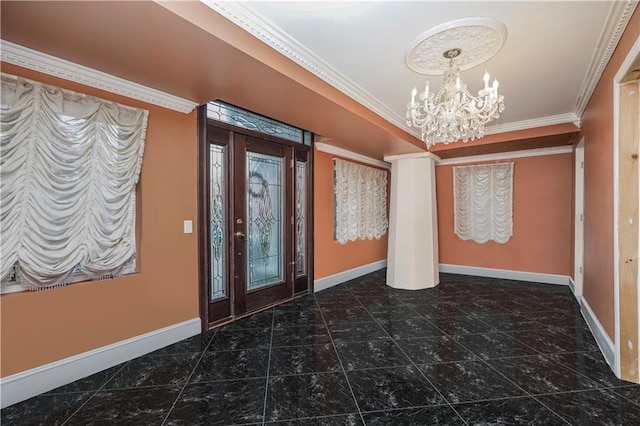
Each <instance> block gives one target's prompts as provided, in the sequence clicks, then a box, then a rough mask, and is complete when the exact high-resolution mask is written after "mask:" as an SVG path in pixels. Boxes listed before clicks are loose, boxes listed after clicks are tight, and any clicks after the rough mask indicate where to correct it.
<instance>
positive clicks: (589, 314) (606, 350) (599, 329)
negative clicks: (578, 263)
mask: <svg viewBox="0 0 640 426" xmlns="http://www.w3.org/2000/svg"><path fill="white" fill-rule="evenodd" d="M580 312H582V316H583V317H584V319H585V321H586V322H587V325H588V326H589V330H591V334H593V338H594V339H596V343H597V344H598V347H599V348H600V352H602V355H603V356H604V359H605V360H606V361H607V363H608V364H609V366H610V367H611V369H612V370H613V371H615V361H616V347H615V344H614V343H613V341H612V340H611V338H610V337H609V335H608V334H607V332H606V331H605V329H604V327H603V326H602V324H601V323H600V320H598V317H597V316H596V314H594V313H593V310H592V309H591V306H589V303H587V299H585V298H584V297H582V298H580Z"/></svg>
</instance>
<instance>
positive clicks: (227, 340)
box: [207, 328, 271, 352]
mask: <svg viewBox="0 0 640 426" xmlns="http://www.w3.org/2000/svg"><path fill="white" fill-rule="evenodd" d="M270 342H271V329H270V328H260V329H257V328H250V329H238V330H227V331H218V332H217V333H216V335H215V336H213V339H211V343H210V344H209V347H208V348H207V351H208V352H215V351H237V350H240V349H268V348H269V344H270Z"/></svg>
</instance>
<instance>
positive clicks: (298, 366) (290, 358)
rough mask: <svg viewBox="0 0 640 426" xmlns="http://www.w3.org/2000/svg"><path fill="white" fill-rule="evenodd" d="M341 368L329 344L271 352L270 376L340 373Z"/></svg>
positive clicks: (276, 348) (280, 348)
mask: <svg viewBox="0 0 640 426" xmlns="http://www.w3.org/2000/svg"><path fill="white" fill-rule="evenodd" d="M341 368H342V367H340V361H338V356H337V355H336V350H335V349H334V347H333V345H332V344H330V343H326V344H317V345H310V346H285V347H274V348H273V349H272V350H271V370H270V372H269V374H270V375H271V376H282V375H287V374H307V373H322V372H327V371H340V370H341Z"/></svg>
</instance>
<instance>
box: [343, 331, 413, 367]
mask: <svg viewBox="0 0 640 426" xmlns="http://www.w3.org/2000/svg"><path fill="white" fill-rule="evenodd" d="M336 348H337V349H338V354H339V355H340V360H341V361H342V365H343V366H344V368H345V370H361V369H367V368H377V367H395V366H400V365H411V360H410V359H409V358H407V357H406V356H405V354H404V353H403V352H402V349H400V347H399V346H398V345H396V344H395V343H394V342H393V340H391V339H387V340H372V341H370V342H339V343H336Z"/></svg>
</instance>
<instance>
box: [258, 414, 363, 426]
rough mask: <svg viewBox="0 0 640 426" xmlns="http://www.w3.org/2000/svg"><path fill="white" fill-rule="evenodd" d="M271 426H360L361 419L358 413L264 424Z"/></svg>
mask: <svg viewBox="0 0 640 426" xmlns="http://www.w3.org/2000/svg"><path fill="white" fill-rule="evenodd" d="M265 424H267V425H273V426H307V425H308V426H361V425H364V423H362V418H361V417H360V414H358V413H351V414H347V415H340V416H329V417H312V418H307V419H296V420H284V421H281V422H269V423H265Z"/></svg>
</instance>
